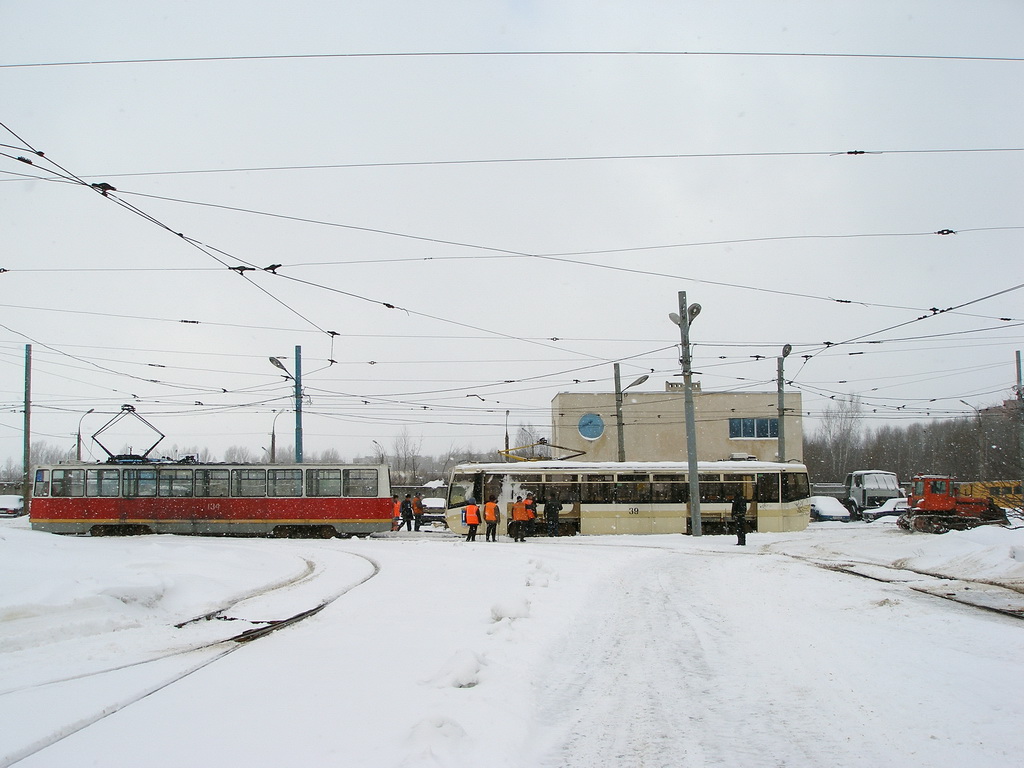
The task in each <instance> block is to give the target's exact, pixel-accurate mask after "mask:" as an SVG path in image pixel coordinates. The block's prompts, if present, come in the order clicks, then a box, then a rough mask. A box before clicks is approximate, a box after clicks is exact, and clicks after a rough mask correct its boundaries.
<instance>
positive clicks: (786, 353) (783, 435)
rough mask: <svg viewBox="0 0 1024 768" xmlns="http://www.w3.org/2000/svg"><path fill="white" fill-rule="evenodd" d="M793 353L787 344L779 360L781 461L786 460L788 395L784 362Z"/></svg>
mask: <svg viewBox="0 0 1024 768" xmlns="http://www.w3.org/2000/svg"><path fill="white" fill-rule="evenodd" d="M792 351H793V345H792V344H786V345H785V346H784V347H783V348H782V356H781V357H779V358H777V360H778V363H779V461H783V462H784V461H785V460H786V394H785V391H784V383H785V382H784V379H783V377H782V367H783V361H784V360H785V359H786V358H787V357H789V353H790V352H792Z"/></svg>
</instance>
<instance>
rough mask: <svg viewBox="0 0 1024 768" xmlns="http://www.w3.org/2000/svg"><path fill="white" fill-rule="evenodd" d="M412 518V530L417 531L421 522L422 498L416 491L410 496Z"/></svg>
mask: <svg viewBox="0 0 1024 768" xmlns="http://www.w3.org/2000/svg"><path fill="white" fill-rule="evenodd" d="M412 519H413V521H414V526H413V530H414V531H418V530H419V529H420V524H421V523H422V522H423V498H422V497H421V496H420V495H419V494H418V493H417V494H416V495H415V496H413V497H412Z"/></svg>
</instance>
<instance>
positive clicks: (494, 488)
mask: <svg viewBox="0 0 1024 768" xmlns="http://www.w3.org/2000/svg"><path fill="white" fill-rule="evenodd" d="M504 480H505V475H484V478H483V490H482V491H481V493H480V496H479V497H477V501H486V500H487V499H489V498H491V496H493V497H494V498H496V499H500V498H501V485H502V483H503V482H504Z"/></svg>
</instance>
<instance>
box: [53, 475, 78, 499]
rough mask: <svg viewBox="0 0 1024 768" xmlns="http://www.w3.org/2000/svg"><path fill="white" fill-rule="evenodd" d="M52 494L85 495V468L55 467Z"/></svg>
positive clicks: (66, 496)
mask: <svg viewBox="0 0 1024 768" xmlns="http://www.w3.org/2000/svg"><path fill="white" fill-rule="evenodd" d="M50 495H51V496H59V497H62V498H70V497H78V496H85V470H83V469H55V470H53V481H52V482H51V483H50Z"/></svg>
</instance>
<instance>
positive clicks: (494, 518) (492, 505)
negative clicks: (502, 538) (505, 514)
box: [484, 496, 501, 541]
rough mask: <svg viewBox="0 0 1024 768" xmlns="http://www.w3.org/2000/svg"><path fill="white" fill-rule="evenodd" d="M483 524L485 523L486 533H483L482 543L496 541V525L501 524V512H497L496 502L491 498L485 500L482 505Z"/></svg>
mask: <svg viewBox="0 0 1024 768" xmlns="http://www.w3.org/2000/svg"><path fill="white" fill-rule="evenodd" d="M484 522H485V523H487V531H486V532H485V533H484V541H497V540H498V523H500V522H501V512H499V511H498V500H497V499H495V498H494V497H493V496H491V497H490V498H488V499H487V503H486V504H484Z"/></svg>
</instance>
